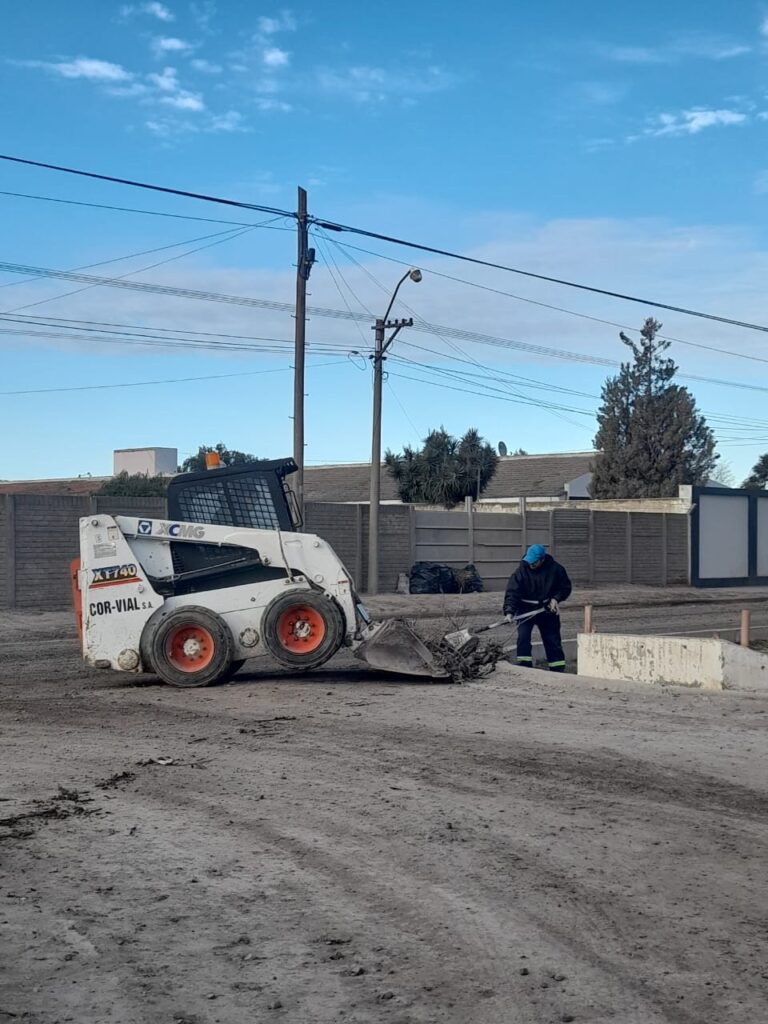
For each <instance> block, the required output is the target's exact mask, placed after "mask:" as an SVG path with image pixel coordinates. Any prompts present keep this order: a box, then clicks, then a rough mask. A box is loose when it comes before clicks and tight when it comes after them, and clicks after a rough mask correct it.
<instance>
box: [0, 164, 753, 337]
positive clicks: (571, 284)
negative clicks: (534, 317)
mask: <svg viewBox="0 0 768 1024" xmlns="http://www.w3.org/2000/svg"><path fill="white" fill-rule="evenodd" d="M0 160H6V161H9V162H11V163H16V164H23V165H25V166H29V167H40V168H43V169H44V170H49V171H59V172H61V173H64V174H74V175H77V176H79V177H83V178H92V179H95V180H98V181H109V182H112V183H113V184H117V185H128V186H130V187H132V188H141V189H147V190H149V191H152V192H162V193H165V194H168V195H176V196H181V197H183V198H186V199H198V200H202V201H204V202H208V203H218V204H220V205H223V206H234V207H237V208H240V209H246V210H257V211H259V212H261V213H271V214H275V215H277V216H280V217H291V218H294V219H295V218H296V216H297V215H296V214H295V213H294V212H292V211H290V210H281V209H278V208H277V207H273V206H262V205H259V204H256V203H244V202H241V201H239V200H236V199H224V198H222V197H221V196H212V195H208V194H206V193H202V192H190V191H188V190H186V189H177V188H169V187H167V186H164V185H152V184H149V183H147V182H141V181H135V180H133V179H131V178H118V177H115V176H113V175H109V174H97V173H96V172H94V171H84V170H79V169H77V168H74V167H63V166H61V165H58V164H51V163H47V162H44V161H40V160H28V159H24V158H22V157H17V156H10V155H8V154H2V153H0ZM309 221H310V223H311V224H314V225H316V226H317V227H320V228H325V229H326V230H329V231H340V232H347V233H349V234H353V235H360V236H361V237H363V238H375V239H378V240H379V241H381V242H389V243H390V244H392V245H400V246H403V247H404V248H407V249H414V250H417V251H419V252H428V253H432V254H433V255H435V256H445V257H447V258H449V259H455V260H459V261H460V262H462V263H472V264H474V265H476V266H481V267H488V268H490V269H492V270H502V271H504V272H505V273H509V274H518V275H520V276H522V277H529V278H532V279H534V280H537V281H547V282H548V283H549V284H557V285H560V286H562V287H566V288H574V289H577V290H579V291H585V292H591V293H592V294H595V295H605V296H607V297H608V298H613V299H621V300H622V301H624V302H634V303H637V304H639V305H643V306H652V307H654V308H655V309H667V310H670V311H671V312H673V313H682V314H684V315H686V316H694V317H698V318H700V319H703V320H712V321H715V322H717V323H724V324H730V325H731V326H732V327H744V328H747V329H749V330H754V331H762V332H768V326H765V325H763V324H754V323H750V322H749V321H746V320H735V319H733V318H731V317H724V316H718V315H716V314H714V313H704V312H702V311H700V310H695V309H689V308H687V307H685V306H676V305H673V304H671V303H667V302H659V301H657V300H654V299H646V298H641V297H639V296H637V295H629V294H625V293H623V292H617V291H614V290H612V289H609V288H599V287H597V286H595V285H587V284H581V283H580V282H577V281H569V280H567V279H566V278H559V277H553V276H551V275H548V274H539V273H536V272H535V271H532V270H523V269H522V268H520V267H510V266H507V265H506V264H503V263H495V262H493V261H492V260H481V259H479V258H478V257H476V256H466V255H464V254H462V253H457V252H452V251H451V250H450V249H441V248H438V247H437V246H433V245H426V244H424V243H421V242H412V241H409V240H408V239H405V238H397V237H396V236H394V235H385V234H381V233H380V232H377V231H369V230H366V229H365V228H356V227H353V226H352V225H349V224H341V223H339V222H337V221H330V220H324V219H321V218H319V217H311V218H309Z"/></svg>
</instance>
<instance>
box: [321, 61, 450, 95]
mask: <svg viewBox="0 0 768 1024" xmlns="http://www.w3.org/2000/svg"><path fill="white" fill-rule="evenodd" d="M456 81H457V79H456V76H455V75H453V74H451V73H450V72H447V71H445V70H443V69H442V68H440V67H436V66H431V67H428V68H424V69H419V70H412V69H408V68H403V69H401V68H381V67H372V66H368V65H358V66H356V67H349V68H341V69H335V68H320V69H319V70H318V71H317V74H316V84H317V86H318V87H319V88H320V89H321V90H322V91H323V92H326V93H331V94H334V95H336V96H342V97H345V98H347V99H351V100H354V101H355V102H357V103H382V102H385V101H386V100H388V99H391V98H397V99H401V100H402V99H404V98H405V99H412V98H413V97H414V96H417V95H426V94H429V93H436V92H442V91H443V90H445V89H449V88H451V87H452V86H453V85H455V83H456Z"/></svg>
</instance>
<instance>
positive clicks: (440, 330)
mask: <svg viewBox="0 0 768 1024" xmlns="http://www.w3.org/2000/svg"><path fill="white" fill-rule="evenodd" d="M0 271H7V272H8V273H19V274H24V275H26V276H32V277H34V276H40V277H51V278H54V279H61V280H67V281H75V282H81V283H85V284H89V285H105V286H111V287H116V288H124V289H129V290H132V291H141V292H148V293H151V294H155V295H167V296H172V297H174V298H187V299H195V300H200V301H206V302H221V303H225V304H229V305H236V306H245V307H251V308H260V309H270V310H273V311H276V312H282V313H288V314H291V313H293V310H294V307H293V304H292V303H289V302H277V301H275V300H271V299H257V298H249V297H246V296H239V295H226V294H222V293H219V292H205V291H201V290H197V289H192V288H178V287H174V286H170V285H158V284H152V283H150V282H144V281H127V280H124V279H122V278H107V277H97V276H95V275H87V274H82V273H75V272H72V271H63V270H51V269H49V268H43V267H29V266H24V265H21V264H16V263H0ZM138 272H139V271H135V273H138ZM307 312H308V313H309V315H311V316H319V317H330V318H332V319H337V320H350V321H358V322H364V323H368V322H369V317H368V315H367V314H365V313H355V312H354V311H351V310H349V309H347V310H340V309H329V308H327V307H322V306H309V307H307ZM411 329H412V330H416V331H424V332H425V333H428V334H433V335H435V336H437V337H439V338H442V339H443V340H444V341H445V340H446V338H448V337H451V338H456V339H458V340H462V341H470V342H473V343H476V344H480V345H490V346H492V347H496V348H502V349H506V350H509V349H511V350H514V351H521V352H526V353H529V354H532V355H537V356H543V357H545V358H550V359H560V360H568V361H570V362H578V363H585V364H588V365H593V366H604V367H610V368H616V367H619V366H620V365H621V364H620V363H619V362H618V361H617V360H615V359H608V358H605V357H602V356H592V355H588V354H586V353H582V352H574V351H571V350H568V349H559V348H553V347H550V346H546V345H536V344H533V343H530V342H524V341H519V340H516V339H512V338H498V337H495V336H493V335H488V334H481V333H480V332H478V331H468V330H463V329H460V328H455V327H446V326H441V325H436V324H430V323H428V322H427V321H420V322H417V323H415V324H414V325H413V327H412V328H411ZM480 365H482V364H480ZM680 376H681V378H685V379H688V380H696V381H699V382H701V383H707V384H714V385H717V386H721V387H735V388H740V389H747V390H755V391H762V390H766V389H765V388H764V387H762V386H760V385H756V384H747V383H744V382H739V381H729V380H722V379H720V378H716V377H702V376H697V375H694V374H681V375H680Z"/></svg>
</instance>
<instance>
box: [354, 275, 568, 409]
mask: <svg viewBox="0 0 768 1024" xmlns="http://www.w3.org/2000/svg"><path fill="white" fill-rule="evenodd" d="M347 258H348V259H351V260H352V262H353V263H355V264H356V265H357V266H359V267H360V268H361V269H362V270H365V268H364V267H362V265H361V264H359V263H358V262H357V260H355V259H354V257H351V256H349V255H347ZM365 273H366V274H367V275H368V277H369V278H370V279H371V280H372V281H373V282H374V284H376V285H377V286H378V287H379V288H380V289H381V290H382V291H383V292H384V293H385V294H386V293H387V291H388V289H386V288H385V286H384V285H383V284H382V283H381V282H380V281H379V280H378V279H377V278H376V277H375V276H374V275H373V274H371V273H370V272H369V271H368V270H365ZM400 304H401V305H402V306H403V307H404V308H405V309H406V310H407V311H408V312H409V313H411V315H412V318H413V317H415V318H416V322H417V323H419V324H421V325H422V326H423V325H424V324H425V321H424V320H423V319H422V318H421V317H420V316H418V314H417V313H416V311H415V310H414V309H412V308H411V307H410V306H409V305H408V304H407V303H406V302H404V301H403V299H402V297H401V298H400ZM412 326H415V325H412ZM430 333H433V334H435V336H436V337H438V338H440V340H441V341H443V342H444V344H446V345H448V346H449V347H450V348H452V349H453V350H454V351H456V352H459V353H460V354H461V355H462V356H463V357H464V361H466V362H470V363H474V365H476V366H478V367H479V368H480V369H481V370H485V371H486V373H489V372H491V371H490V370H489V367H487V366H485V365H484V364H483V363H481V362H480V361H479V360H478V359H475V358H474V356H471V355H469V353H467V352H465V351H464V350H463V349H462V348H461V347H460V346H459V345H457V344H456V343H455V342H453V341H449V340H448V338H447V337H446V336H445V334H443V333H441V332H440V331H437V330H436V329H434V328H433V330H432V331H431V332H430ZM406 344H407V342H406ZM502 383H504V382H502ZM506 388H507V390H508V391H509V392H510V394H513V395H517V397H518V398H522V397H523V396H521V395H520V393H519V392H518V391H513V390H512V387H511V385H510V384H506ZM531 404H534V403H531ZM541 407H542V408H546V409H547V411H549V412H551V413H552V415H553V416H556V417H557V418H558V419H561V420H563V421H564V422H566V423H571V424H572V423H573V421H572V420H569V419H568V417H567V416H564V415H563V413H562V412H561V411H559V410H557V409H555V408H554V407H552V406H547V405H543V404H542V406H541Z"/></svg>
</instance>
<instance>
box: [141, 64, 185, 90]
mask: <svg viewBox="0 0 768 1024" xmlns="http://www.w3.org/2000/svg"><path fill="white" fill-rule="evenodd" d="M147 79H148V80H149V81H150V82H151V83H152V85H156V86H157V88H158V89H159V90H160V91H161V92H176V90H177V89H178V88H179V79H178V75H177V73H176V68H163V70H162V72H161V73H160V74H154V73H153V74H151V75H147Z"/></svg>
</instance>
